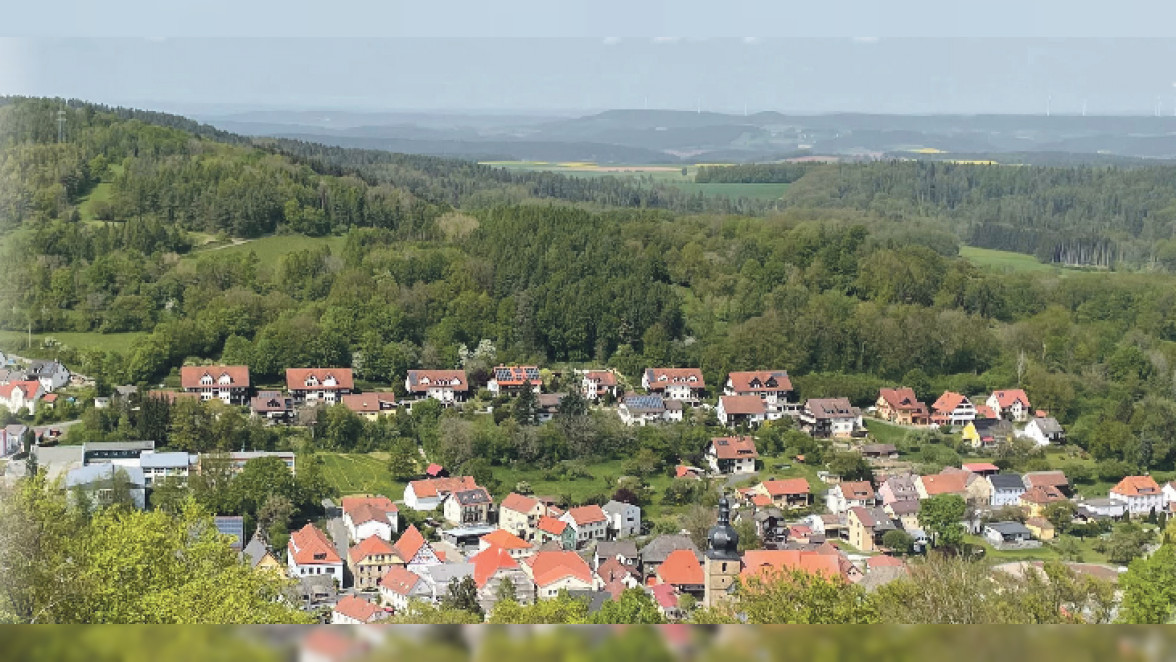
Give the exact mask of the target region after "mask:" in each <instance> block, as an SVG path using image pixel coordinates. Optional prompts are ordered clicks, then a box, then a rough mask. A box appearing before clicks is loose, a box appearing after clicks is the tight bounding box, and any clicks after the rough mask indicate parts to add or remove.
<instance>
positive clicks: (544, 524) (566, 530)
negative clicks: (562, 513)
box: [535, 515, 576, 549]
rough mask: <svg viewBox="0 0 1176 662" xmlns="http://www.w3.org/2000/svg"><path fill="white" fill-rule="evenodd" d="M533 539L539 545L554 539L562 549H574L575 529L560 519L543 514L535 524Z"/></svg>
mask: <svg viewBox="0 0 1176 662" xmlns="http://www.w3.org/2000/svg"><path fill="white" fill-rule="evenodd" d="M535 540H536V542H538V543H539V544H540V545H545V544H547V543H549V542H553V541H554V542H555V543H556V544H558V545H559V546H560V547H561V548H563V549H575V548H576V529H575V528H574V527H573V526H572V525H571V524H569V523H568V522H566V521H564V520H562V519H556V518H555V517H550V516H548V515H544V516H542V517H540V518H539V522H538V523H537V524H536V525H535Z"/></svg>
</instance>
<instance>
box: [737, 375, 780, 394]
mask: <svg viewBox="0 0 1176 662" xmlns="http://www.w3.org/2000/svg"><path fill="white" fill-rule="evenodd" d="M727 381H728V382H729V384H730V387H731V390H733V391H735V392H736V393H759V392H761V391H772V392H774V391H791V390H792V379H790V378H789V377H788V371H786V370H753V371H750V372H732V373H729V374H728V375H727Z"/></svg>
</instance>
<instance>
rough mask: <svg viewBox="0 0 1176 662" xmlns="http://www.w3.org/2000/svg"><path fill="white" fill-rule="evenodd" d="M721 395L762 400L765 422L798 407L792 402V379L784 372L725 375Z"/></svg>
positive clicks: (763, 371)
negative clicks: (752, 397)
mask: <svg viewBox="0 0 1176 662" xmlns="http://www.w3.org/2000/svg"><path fill="white" fill-rule="evenodd" d="M723 395H736V396H747V395H750V396H755V397H757V398H759V399H760V400H763V403H764V409H765V412H766V418H767V420H770V421H774V420H776V419H778V418H780V417H781V416H783V415H784V414H786V413H795V412H796V410H798V409H799V407H798V406H797V405H796V404H795V403H793V402H792V397H793V389H792V379H790V378H789V377H788V372H787V371H784V370H756V371H751V372H732V373H729V374H728V375H727V383H726V384H725V385H724V386H723Z"/></svg>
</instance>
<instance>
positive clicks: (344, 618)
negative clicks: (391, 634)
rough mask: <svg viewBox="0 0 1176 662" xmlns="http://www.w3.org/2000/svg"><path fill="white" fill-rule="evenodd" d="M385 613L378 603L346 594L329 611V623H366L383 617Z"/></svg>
mask: <svg viewBox="0 0 1176 662" xmlns="http://www.w3.org/2000/svg"><path fill="white" fill-rule="evenodd" d="M385 616H387V614H386V613H385V612H384V610H383V609H380V607H379V606H378V605H376V604H375V603H372V602H368V601H367V600H365V599H363V598H361V597H359V596H358V595H348V596H345V597H344V598H343V599H342V600H340V601H339V602H338V604H336V605H335V609H334V610H333V611H332V612H331V625H367V624H368V623H375V622H376V621H378V620H381V619H383V618H384V617H385Z"/></svg>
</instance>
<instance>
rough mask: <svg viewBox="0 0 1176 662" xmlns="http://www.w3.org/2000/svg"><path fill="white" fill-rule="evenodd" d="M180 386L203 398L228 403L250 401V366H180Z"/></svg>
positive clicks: (234, 403) (241, 403)
mask: <svg viewBox="0 0 1176 662" xmlns="http://www.w3.org/2000/svg"><path fill="white" fill-rule="evenodd" d="M180 386H182V387H183V388H184V390H185V391H187V392H188V393H195V394H197V395H199V396H200V399H201V400H214V399H215V400H220V401H221V402H223V403H225V404H226V405H244V404H248V402H249V366H244V365H200V366H184V367H182V368H180Z"/></svg>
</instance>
